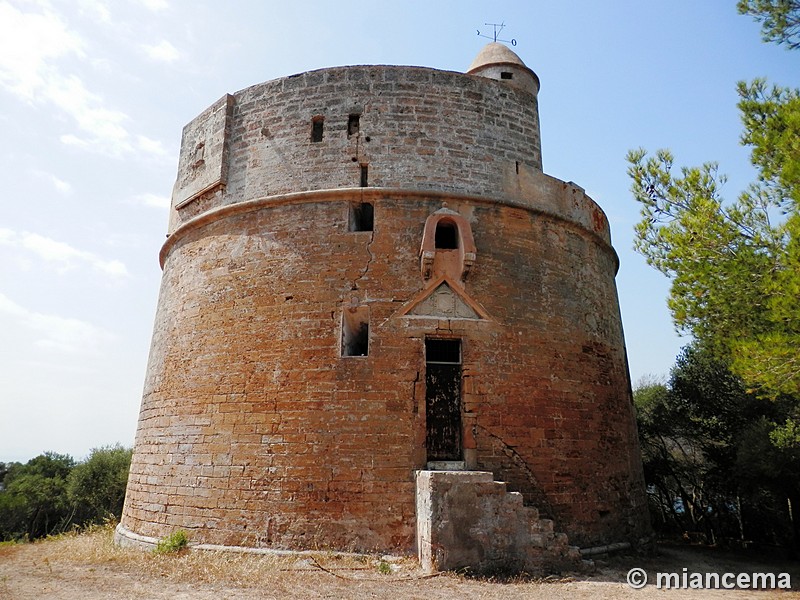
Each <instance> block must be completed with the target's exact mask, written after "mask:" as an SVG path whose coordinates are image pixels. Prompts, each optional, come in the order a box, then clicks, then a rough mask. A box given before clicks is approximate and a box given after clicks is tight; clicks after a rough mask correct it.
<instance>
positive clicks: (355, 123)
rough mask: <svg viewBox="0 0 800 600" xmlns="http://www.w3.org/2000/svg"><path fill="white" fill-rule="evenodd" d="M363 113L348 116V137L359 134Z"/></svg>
mask: <svg viewBox="0 0 800 600" xmlns="http://www.w3.org/2000/svg"><path fill="white" fill-rule="evenodd" d="M360 119H361V115H358V114H353V115H349V116H348V117H347V137H350V136H351V135H358V129H359V120H360Z"/></svg>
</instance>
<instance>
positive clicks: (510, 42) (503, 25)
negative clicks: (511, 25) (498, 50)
mask: <svg viewBox="0 0 800 600" xmlns="http://www.w3.org/2000/svg"><path fill="white" fill-rule="evenodd" d="M484 25H491V26H492V27H494V34H493V35H483V34H482V33H481V30H480V29H478V35H479V36H480V37H485V38H487V39H490V40H491V39H494V41H495V42H505V43H506V44H511V45H512V46H516V45H517V40H515V39H514V38H511V39H510V40H498V39H497V34H498V33H500V32H501V31H503V29H504V28H505V26H506V24H505V23H484ZM498 27H499V29H498Z"/></svg>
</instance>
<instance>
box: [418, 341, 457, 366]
mask: <svg viewBox="0 0 800 600" xmlns="http://www.w3.org/2000/svg"><path fill="white" fill-rule="evenodd" d="M425 362H426V363H428V364H445V365H460V364H461V340H460V339H455V340H452V339H450V340H447V339H439V338H426V339H425Z"/></svg>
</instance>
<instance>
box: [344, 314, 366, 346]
mask: <svg viewBox="0 0 800 600" xmlns="http://www.w3.org/2000/svg"><path fill="white" fill-rule="evenodd" d="M368 355H369V307H368V306H354V307H345V308H344V310H343V311H342V356H368Z"/></svg>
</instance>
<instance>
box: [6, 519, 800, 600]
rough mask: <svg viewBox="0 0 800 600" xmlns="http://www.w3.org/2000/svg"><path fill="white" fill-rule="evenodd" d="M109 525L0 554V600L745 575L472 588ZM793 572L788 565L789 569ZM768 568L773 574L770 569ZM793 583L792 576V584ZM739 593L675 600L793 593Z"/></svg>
mask: <svg viewBox="0 0 800 600" xmlns="http://www.w3.org/2000/svg"><path fill="white" fill-rule="evenodd" d="M113 534H114V527H113V525H112V524H109V525H106V526H103V527H95V528H93V529H91V530H89V531H86V532H83V533H72V534H66V535H62V536H59V537H57V538H50V539H48V540H44V541H41V542H35V543H32V544H16V545H0V599H2V600H29V599H30V600H33V599H36V600H39V599H40V598H48V600H51V599H52V600H75V599H76V598H79V599H80V600H108V599H113V600H117V599H121V600H127V599H128V598H130V599H131V600H142V599H144V598H146V599H148V600H149V599H158V600H176V599H179V598H191V599H192V600H211V599H214V600H216V599H218V598H225V599H226V600H240V599H241V600H245V599H247V600H252V599H275V600H285V599H287V598H309V599H311V598H314V599H316V598H387V599H388V598H391V599H392V600H422V599H425V600H437V599H441V600H445V599H449V598H465V599H468V598H487V599H488V598H503V599H504V600H523V599H525V600H531V599H534V600H560V599H562V598H563V599H565V600H566V599H567V598H569V599H573V598H579V599H589V598H597V597H603V598H614V599H620V600H622V599H635V600H645V599H652V600H655V599H656V598H663V597H664V594H663V591H662V590H658V589H655V588H654V587H652V586H647V588H646V589H643V590H633V589H631V588H629V587H628V586H627V585H625V583H624V580H625V573H626V572H627V570H628V568H630V567H631V566H633V565H640V566H644V567H646V568H647V569H648V570H651V569H652V570H656V569H666V568H667V567H669V570H679V569H680V568H681V567H683V566H694V567H696V568H709V569H713V570H715V571H718V572H723V571H727V570H734V571H742V572H744V571H747V570H748V569H751V568H752V567H753V565H752V563H750V564H748V563H739V562H735V561H734V562H730V561H729V559H728V558H726V557H725V556H720V555H718V554H716V553H713V554H704V553H697V552H696V551H692V550H690V549H679V550H677V551H674V550H673V551H670V553H666V552H665V553H661V554H660V555H658V556H656V557H652V558H650V559H644V558H642V557H624V556H623V557H617V558H615V559H613V560H609V561H608V562H607V563H605V564H604V565H603V564H598V569H597V570H596V571H595V572H594V573H592V574H587V573H581V574H575V575H574V578H568V577H565V578H552V579H549V580H548V579H545V580H533V579H529V578H524V577H514V578H506V579H502V578H496V579H485V578H484V579H475V578H470V577H464V576H461V575H455V574H449V573H448V574H442V575H439V576H436V577H425V576H424V575H423V574H422V573H421V571H420V570H419V567H418V565H417V563H416V561H415V560H412V559H401V560H391V561H390V560H386V559H384V558H381V557H379V556H352V555H339V554H333V553H327V552H317V553H313V554H311V555H306V556H275V555H260V554H238V553H229V552H202V551H182V552H179V553H176V554H166V555H165V554H162V555H158V554H154V553H152V552H145V551H142V550H139V549H135V548H120V547H118V546H115V545H114V543H113ZM795 566H796V565H795ZM772 568H773V569H774V568H777V565H773V567H772ZM795 576H797V577H798V578H799V579H800V573H797V572H795V573H794V574H793V579H794V577H795ZM756 594H757V595H756V596H754V595H753V592H748V591H745V590H741V591H733V590H713V591H702V590H691V591H690V590H684V591H683V592H681V593H679V594H677V595H675V596H676V597H677V596H678V595H680V597H689V598H719V599H723V598H725V599H727V598H730V597H737V598H752V597H757V598H759V600H765V599H767V598H772V597H780V598H781V599H782V600H785V599H787V598H790V597H793V598H797V597H799V596H800V595H798V594H796V593H785V592H784V593H779V592H757V593H756Z"/></svg>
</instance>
